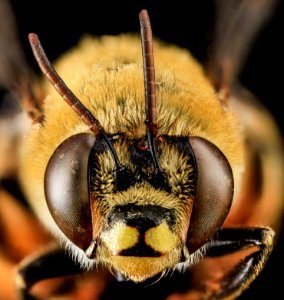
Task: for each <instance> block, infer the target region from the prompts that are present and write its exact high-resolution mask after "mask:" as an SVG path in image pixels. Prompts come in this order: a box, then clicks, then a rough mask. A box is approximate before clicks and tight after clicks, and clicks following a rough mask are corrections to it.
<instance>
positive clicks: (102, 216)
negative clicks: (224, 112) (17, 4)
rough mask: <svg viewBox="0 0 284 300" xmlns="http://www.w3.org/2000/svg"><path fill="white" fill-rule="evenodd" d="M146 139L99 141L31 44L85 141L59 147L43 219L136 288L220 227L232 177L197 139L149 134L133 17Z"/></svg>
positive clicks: (150, 87) (145, 24) (151, 106)
mask: <svg viewBox="0 0 284 300" xmlns="http://www.w3.org/2000/svg"><path fill="white" fill-rule="evenodd" d="M140 25H141V35H142V52H143V61H144V83H145V103H146V105H145V108H146V121H145V124H146V134H145V136H144V137H137V138H130V137H129V136H128V135H127V134H124V133H116V134H108V133H106V132H105V130H104V129H103V127H102V126H101V125H100V123H99V122H98V120H97V119H95V118H94V117H93V116H92V114H91V113H90V111H88V110H87V108H86V107H84V105H83V104H82V103H81V102H80V100H79V99H77V98H76V96H75V95H74V94H73V93H72V92H71V91H70V90H69V89H68V88H67V87H66V85H65V84H64V82H63V81H62V80H61V79H60V77H59V76H58V74H57V73H56V72H55V70H54V69H53V68H52V67H51V65H50V63H49V62H48V61H47V58H46V56H45V54H44V52H43V49H42V48H41V45H40V44H39V41H38V40H36V37H35V36H32V37H31V39H30V40H31V44H32V47H33V50H34V53H35V56H36V58H37V60H38V62H39V65H40V67H41V68H42V70H43V71H44V73H45V74H48V79H49V80H50V81H51V82H52V84H53V85H55V86H56V89H57V90H58V92H59V93H60V94H61V95H62V96H63V98H64V99H65V100H66V101H67V102H68V103H69V104H70V105H71V106H72V108H73V109H74V110H75V112H76V113H77V114H78V115H79V116H80V117H81V118H82V120H83V121H84V122H85V123H86V124H88V125H89V127H90V130H91V133H90V132H88V133H79V134H76V135H73V136H71V137H69V138H68V139H66V140H65V141H63V142H62V143H61V144H60V145H59V146H58V148H57V149H56V150H55V152H54V153H53V155H52V156H51V158H50V160H49V162H48V165H47V168H46V172H45V187H44V188H45V197H46V201H47V205H48V207H49V210H50V213H51V215H52V217H53V219H54V221H55V223H56V224H57V225H58V227H59V228H60V230H61V231H62V232H63V233H64V235H65V236H66V237H67V239H68V240H69V241H71V242H72V244H74V245H76V246H77V247H78V248H80V249H81V250H83V251H84V252H85V255H86V256H87V257H88V258H89V259H93V260H95V261H96V262H98V263H100V262H101V263H105V264H107V265H109V266H110V267H111V268H114V269H115V270H117V271H119V272H121V273H122V274H124V275H125V276H126V277H128V278H130V279H132V280H134V281H143V280H145V279H147V278H150V277H153V276H154V275H156V274H158V273H163V272H165V271H166V270H168V269H171V268H174V267H175V266H177V265H178V264H180V263H186V262H187V263H188V262H191V263H192V262H193V261H194V259H192V258H193V256H194V253H195V252H196V251H197V250H198V249H200V248H201V247H202V246H203V245H204V244H205V243H206V242H207V241H208V240H209V239H210V238H211V237H212V236H213V235H214V233H215V232H216V231H217V230H218V229H219V228H220V227H221V225H222V224H223V222H224V220H225V218H226V216H227V214H228V212H229V209H230V206H231V201H232V196H233V175H232V170H231V167H230V165H229V163H228V161H227V159H226V157H225V156H224V154H223V153H222V152H221V151H220V150H219V149H218V147H216V146H215V145H214V144H212V143H211V142H209V141H208V140H206V139H204V138H201V137H193V136H191V137H188V136H169V135H165V134H158V131H157V117H156V96H155V74H154V61H153V54H152V33H151V27H150V22H149V18H148V14H147V12H146V11H142V12H141V13H140Z"/></svg>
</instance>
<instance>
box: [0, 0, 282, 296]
mask: <svg viewBox="0 0 284 300" xmlns="http://www.w3.org/2000/svg"><path fill="white" fill-rule="evenodd" d="M217 4H218V5H217V13H218V14H217V20H216V35H215V37H216V38H215V43H214V44H213V47H212V51H211V56H210V61H209V62H210V63H209V64H208V67H207V69H206V71H205V70H204V68H203V67H202V66H201V65H200V63H199V62H198V61H197V60H196V59H195V58H193V56H192V55H191V54H190V53H189V52H188V51H187V50H184V49H181V48H178V47H176V46H173V45H167V44H164V43H162V42H160V41H158V40H153V37H152V28H151V24H150V18H149V16H148V12H147V11H146V10H145V9H143V10H141V12H140V14H139V21H140V30H141V34H140V37H137V36H134V35H130V34H122V35H119V36H104V37H101V38H94V37H90V36H89V37H85V38H84V39H82V41H81V42H80V44H79V45H78V46H77V47H76V48H74V49H73V50H72V51H70V52H67V53H66V54H64V55H63V56H62V57H61V58H60V59H59V60H58V62H57V63H56V64H55V65H54V66H53V65H52V64H51V63H50V61H49V59H48V58H47V56H46V54H45V51H44V48H43V46H42V45H41V42H40V40H39V38H38V36H37V35H36V34H34V33H31V34H30V35H29V42H30V45H31V48H32V51H33V54H34V56H35V59H36V61H37V62H38V66H39V68H40V69H41V71H42V73H43V74H44V78H43V80H42V82H40V83H38V81H37V80H33V79H32V75H31V71H30V68H29V67H28V66H27V64H26V62H25V59H24V58H23V55H22V53H21V50H20V49H19V45H18V42H17V40H16V39H13V36H14V35H13V34H14V33H11V34H8V35H5V34H4V32H2V33H1V35H2V36H1V38H0V40H1V42H2V43H1V44H2V45H4V46H5V47H3V49H1V54H0V59H1V60H0V62H1V64H0V81H1V83H2V84H3V86H5V87H6V88H7V89H8V90H9V91H10V93H11V95H12V96H13V97H14V98H17V99H19V100H20V103H21V105H22V107H23V111H24V114H25V115H26V116H27V117H28V118H29V120H30V121H31V123H32V124H31V125H30V126H29V128H28V130H27V132H25V133H22V132H21V130H22V131H25V128H23V126H20V129H21V130H19V131H20V133H19V136H20V137H19V138H18V137H16V138H15V139H16V140H19V147H18V149H19V151H18V152H15V157H14V158H13V159H9V161H10V160H12V161H13V162H14V161H15V162H18V163H16V164H15V165H13V164H12V165H9V164H8V165H5V164H4V166H3V167H2V169H3V172H2V173H3V174H8V173H11V174H13V172H16V176H17V178H18V180H19V182H20V188H21V190H22V191H23V193H24V195H25V197H26V199H27V201H28V203H29V206H30V207H31V208H32V211H33V212H34V214H35V216H36V217H37V219H38V220H39V221H40V222H41V224H43V228H41V227H39V228H37V230H38V232H37V235H36V236H37V237H36V238H34V239H35V240H36V241H37V240H39V243H40V244H41V245H43V244H46V245H45V246H46V247H45V248H44V249H41V250H40V251H39V252H37V253H36V254H34V253H33V254H32V255H31V256H28V257H27V258H26V259H24V260H23V261H22V262H21V263H20V264H19V266H18V268H17V272H16V274H15V275H14V276H15V278H16V289H17V292H18V295H19V298H20V299H25V300H27V299H34V298H35V299H37V297H38V298H40V297H51V294H52V292H48V291H47V292H46V291H44V288H42V289H41V290H39V291H36V290H34V287H35V288H36V285H37V283H38V282H40V281H42V280H44V279H50V278H56V277H62V276H69V275H77V274H80V273H85V272H86V271H88V274H90V275H88V274H85V276H83V277H82V278H83V279H81V277H80V279H78V277H76V278H77V280H78V281H80V280H81V281H80V282H81V285H82V286H81V287H80V286H77V287H76V288H74V287H73V291H72V289H71V288H70V287H69V289H68V292H69V295H71V294H72V293H73V296H69V297H76V298H77V299H97V298H98V297H99V296H101V297H106V298H108V296H107V294H105V295H104V296H103V292H102V290H103V289H104V288H105V287H106V286H107V285H108V284H109V283H108V282H114V278H115V279H116V280H117V282H118V285H121V286H123V287H127V286H131V287H133V285H131V283H132V282H133V284H134V285H135V286H137V287H141V286H147V285H149V284H153V285H155V284H160V283H161V282H164V285H165V286H166V285H167V284H169V285H175V284H177V281H175V280H174V279H172V278H171V276H170V274H172V273H173V274H181V275H177V276H183V277H182V278H186V280H185V281H186V284H185V286H186V288H183V289H181V290H182V291H183V293H181V290H179V289H178V288H177V289H176V291H175V290H174V288H173V290H172V291H171V294H169V295H163V297H164V298H166V297H167V296H169V299H171V297H172V298H175V299H236V298H237V297H238V296H240V295H241V294H242V292H243V291H244V290H245V289H247V288H248V287H249V286H250V284H251V283H252V281H253V280H254V279H255V278H256V277H257V276H258V275H259V273H260V272H261V270H262V269H263V267H264V266H265V264H266V261H267V260H268V259H269V257H270V254H271V252H272V250H273V245H274V241H275V235H276V237H277V234H278V232H279V231H280V225H281V221H282V219H281V218H282V212H283V190H282V187H281V184H282V182H283V177H284V175H283V159H282V156H283V147H282V140H281V137H280V133H279V131H278V129H277V127H276V125H275V124H274V121H273V119H272V118H271V117H270V115H269V113H268V112H267V111H266V110H265V109H264V108H262V107H261V106H260V104H258V102H257V100H256V99H255V97H254V96H253V95H252V94H251V93H250V92H249V91H247V90H246V89H245V88H243V87H242V86H240V85H238V84H237V76H238V74H239V72H240V68H241V65H242V63H243V60H244V57H245V55H246V51H247V49H246V47H245V46H246V45H247V43H248V42H249V41H250V40H251V39H252V36H253V35H254V34H255V32H256V31H257V29H258V28H259V27H260V25H261V23H262V20H263V19H265V17H266V16H265V14H267V12H269V11H270V10H271V9H272V1H258V4H257V5H256V4H255V1H241V2H240V1H226V4H225V3H224V2H223V3H222V2H218V3H217ZM1 6H2V7H1V8H3V9H2V13H3V12H6V13H7V14H8V16H9V20H13V16H12V13H10V8H9V6H8V3H7V2H6V1H3V0H2V1H1ZM232 14H233V15H234V16H236V18H235V19H232V17H231V16H232ZM1 19H2V20H3V19H4V18H1ZM0 22H2V21H0ZM137 23H138V22H137ZM243 24H245V25H246V26H243V27H245V29H244V28H243V27H242V26H240V25H243ZM0 25H2V23H0ZM10 28H13V26H12V24H11V26H10ZM224 28H226V30H224ZM11 37H12V38H11ZM232 37H233V40H232ZM12 50H13V51H12ZM10 101H12V100H11V99H10ZM16 116H17V122H18V117H21V118H23V114H19V115H18V114H17V115H16ZM21 120H22V121H21ZM15 122H16V120H15ZM15 122H14V123H15ZM20 122H22V123H20V124H23V122H24V121H23V119H20ZM14 123H12V124H14ZM17 132H18V131H17ZM22 136H23V137H22ZM11 143H12V142H8V144H11ZM11 149H13V147H11ZM8 154H11V155H12V154H13V151H5V155H8ZM4 170H5V172H4ZM15 170H16V171H15ZM271 170H273V172H271ZM4 176H5V175H2V177H4ZM2 197H5V199H6V198H9V196H7V194H5V192H3V193H2ZM6 200H7V199H6ZM6 200H5V201H6ZM9 203H10V207H13V202H12V201H11V202H9ZM6 207H7V206H6ZM0 208H1V207H0ZM4 208H5V207H4ZM20 210H21V209H20V208H19V207H15V208H14V212H15V216H18V215H20V216H23V215H25V214H26V213H24V212H22V211H20ZM6 211H7V208H6ZM18 211H20V212H19V214H17V215H16V212H18ZM29 217H30V219H29V221H25V222H30V223H29V227H32V226H33V224H34V223H33V222H36V221H34V219H33V216H29ZM18 221H19V220H18ZM2 223H3V224H4V225H5V226H6V227H7V226H8V225H6V223H8V222H7V221H5V218H4V217H3V220H2ZM35 224H37V223H35ZM4 225H3V228H4V229H5V230H7V228H6V227H4ZM38 226H40V225H38ZM49 233H52V236H50V235H49ZM38 236H39V237H38ZM5 242H6V241H5V239H4V238H3V245H4V246H3V247H2V248H3V249H5V247H6V246H5V245H6V244H5ZM6 243H8V242H6ZM26 252H29V251H28V250H26ZM88 276H90V277H88ZM178 278H181V277H178ZM91 280H93V283H92V281H91ZM90 282H91V283H92V285H93V286H92V288H88V284H90ZM102 282H103V283H102ZM54 286H55V288H53V289H54V290H56V288H57V287H58V286H59V288H58V289H57V290H56V292H57V293H59V292H60V291H61V292H62V293H63V292H64V288H65V290H66V286H65V287H64V286H63V288H62V286H61V285H60V284H58V282H57V283H54ZM76 289H77V292H74V290H76ZM51 290H52V285H51ZM89 290H90V291H89ZM94 290H95V291H94ZM138 291H140V289H139V288H138ZM177 292H180V293H179V294H177ZM86 295H87V296H86Z"/></svg>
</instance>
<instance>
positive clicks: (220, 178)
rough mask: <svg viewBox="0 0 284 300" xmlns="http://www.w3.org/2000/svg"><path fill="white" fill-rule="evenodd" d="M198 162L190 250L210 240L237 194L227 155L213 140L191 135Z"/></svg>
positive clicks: (191, 143) (190, 230) (191, 142)
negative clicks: (235, 193)
mask: <svg viewBox="0 0 284 300" xmlns="http://www.w3.org/2000/svg"><path fill="white" fill-rule="evenodd" d="M189 143H190V146H191V148H192V150H193V152H194V156H195V160H196V164H197V186H196V198H195V202H194V207H193V210H192V215H191V219H190V226H189V230H188V236H187V246H188V248H189V250H190V251H191V252H193V251H195V250H197V249H198V248H199V247H200V246H202V245H203V244H204V243H206V242H207V241H208V239H210V238H211V237H212V235H213V234H214V233H216V231H217V230H218V229H219V228H220V227H221V226H222V224H223V222H224V221H225V218H226V217H227V215H228V213H229V210H230V207H231V203H232V198H233V193H234V180H233V174H232V169H231V166H230V164H229V162H228V160H227V159H226V157H225V155H224V154H223V153H222V152H221V151H220V149H219V148H217V147H216V146H215V145H214V144H212V143H211V142H209V141H207V140H205V139H203V138H200V137H190V138H189Z"/></svg>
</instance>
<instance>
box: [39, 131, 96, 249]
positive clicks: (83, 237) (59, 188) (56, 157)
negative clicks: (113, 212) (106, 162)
mask: <svg viewBox="0 0 284 300" xmlns="http://www.w3.org/2000/svg"><path fill="white" fill-rule="evenodd" d="M95 141H96V137H95V136H94V135H93V134H90V133H80V134H77V135H74V136H71V137H70V138H68V139H66V140H65V141H64V142H63V143H62V144H60V145H59V146H58V148H57V149H56V150H55V151H54V153H53V155H52V156H51V158H50V160H49V162H48V164H47V168H46V171H45V179H44V189H45V198H46V202H47V205H48V208H49V210H50V213H51V215H52V217H53V219H54V221H55V223H56V224H57V225H58V227H59V228H60V230H61V231H62V232H63V233H64V234H65V236H66V237H67V238H68V239H69V240H70V241H72V242H73V243H74V244H75V245H77V246H78V247H80V248H81V249H83V250H85V249H86V248H87V247H88V246H89V245H90V243H91V241H92V217H91V208H90V196H89V166H88V165H89V156H90V152H91V149H92V147H93V145H94V143H95Z"/></svg>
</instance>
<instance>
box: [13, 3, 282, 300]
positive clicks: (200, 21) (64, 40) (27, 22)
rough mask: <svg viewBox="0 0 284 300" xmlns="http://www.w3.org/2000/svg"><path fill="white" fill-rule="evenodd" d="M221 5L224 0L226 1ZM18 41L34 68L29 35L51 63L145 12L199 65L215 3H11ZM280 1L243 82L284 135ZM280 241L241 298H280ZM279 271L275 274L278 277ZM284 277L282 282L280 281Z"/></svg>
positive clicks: (131, 24)
mask: <svg viewBox="0 0 284 300" xmlns="http://www.w3.org/2000/svg"><path fill="white" fill-rule="evenodd" d="M224 1H225V0H224ZM12 3H13V6H14V10H15V14H16V18H17V22H18V26H19V33H20V39H21V42H22V44H23V46H24V51H25V53H26V55H27V59H28V61H29V63H30V64H31V65H32V66H33V67H34V68H35V70H37V66H36V64H35V61H34V58H33V57H32V54H31V51H30V49H29V45H28V41H27V35H28V33H29V32H36V33H37V34H38V35H39V37H40V39H41V42H42V44H43V45H44V48H45V51H46V52H47V55H48V57H49V58H50V60H53V59H55V58H56V57H57V56H58V55H60V54H61V53H62V52H64V51H65V50H66V49H68V48H69V47H71V46H73V45H74V44H76V42H77V41H78V39H79V38H80V36H81V35H82V33H84V32H89V33H92V34H94V35H104V34H111V35H116V34H119V33H122V32H138V31H139V21H138V13H139V11H140V10H141V9H142V8H146V9H147V10H148V12H149V15H150V18H151V23H152V28H153V33H154V35H156V36H158V37H159V38H161V39H163V40H165V41H167V42H171V43H174V44H177V45H179V46H181V47H185V48H188V49H189V50H190V51H191V52H192V53H193V54H194V55H195V56H196V57H197V58H198V59H199V60H200V61H203V60H204V59H205V58H206V54H207V52H208V46H209V44H210V38H211V33H212V25H213V20H214V15H213V1H212V0H211V1H209V0H203V1H198V0H195V1H181V0H175V1H170V2H167V1H133V0H132V1H131V0H129V1H126V0H123V1H118V0H116V1H103V0H101V1H84V0H80V1H60V0H57V1H54V0H52V1H40V0H38V1H19V0H18V1H16V0H14V1H12ZM283 18H284V13H283V1H282V2H281V1H279V5H278V6H277V8H276V11H275V13H274V15H273V17H272V18H271V20H270V21H269V22H268V23H267V25H266V27H265V28H264V29H263V30H262V32H261V33H260V34H259V36H258V38H257V40H256V41H255V43H254V46H253V47H252V49H251V52H250V54H249V57H248V60H247V64H246V67H245V68H244V70H243V72H242V74H241V77H240V79H241V81H242V82H243V83H244V85H245V86H246V87H248V88H249V89H250V90H251V91H252V92H253V93H254V94H255V95H256V96H258V97H259V98H260V99H261V101H262V103H264V104H265V105H266V106H267V107H268V109H269V110H270V111H271V112H272V114H273V115H274V116H275V119H276V121H277V122H278V124H279V126H280V128H281V130H282V131H283V109H282V108H281V104H282V102H283V100H284V99H283V86H284V82H283V80H284V78H283V67H284V66H283V55H284V48H283V45H282V43H283V28H284V26H283V25H284V24H283ZM281 252H283V242H282V241H281V243H280V246H279V247H278V249H276V251H275V253H274V254H273V256H272V258H271V260H270V262H269V263H268V264H267V266H266V268H265V270H264V272H263V273H262V274H261V275H260V276H259V278H258V279H257V280H256V281H255V282H254V283H253V284H252V286H251V288H250V290H249V291H247V292H246V293H245V294H244V295H243V296H242V297H241V298H240V299H242V300H246V299H264V298H266V297H270V299H281V298H283V296H282V297H281V296H280V295H283V294H284V293H283V292H282V289H283V283H282V278H283V277H282V276H281V273H282V272H283V270H284V263H283V262H284V259H283V256H284V254H283V255H282V253H281ZM276 272H277V274H276ZM281 277H282V278H281Z"/></svg>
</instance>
